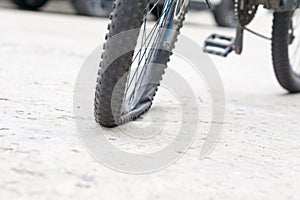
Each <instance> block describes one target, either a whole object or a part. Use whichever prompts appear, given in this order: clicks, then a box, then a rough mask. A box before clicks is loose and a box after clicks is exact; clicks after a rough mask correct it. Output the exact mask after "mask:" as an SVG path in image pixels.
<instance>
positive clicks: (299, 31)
mask: <svg viewBox="0 0 300 200" xmlns="http://www.w3.org/2000/svg"><path fill="white" fill-rule="evenodd" d="M299 26H300V12H299V9H296V10H295V11H292V12H275V13H274V20H273V33H272V57H273V65H274V70H275V74H276V77H277V79H278V81H279V83H280V85H281V86H282V87H283V88H285V89H286V90H288V91H289V92H300V55H299V50H300V49H299V47H300V27H299Z"/></svg>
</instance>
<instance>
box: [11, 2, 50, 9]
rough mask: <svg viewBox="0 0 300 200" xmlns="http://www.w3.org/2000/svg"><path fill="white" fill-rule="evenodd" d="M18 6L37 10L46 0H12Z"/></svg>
mask: <svg viewBox="0 0 300 200" xmlns="http://www.w3.org/2000/svg"><path fill="white" fill-rule="evenodd" d="M12 1H13V2H14V3H15V4H16V5H17V6H18V7H19V8H21V9H25V10H38V9H39V8H41V7H42V6H44V5H45V4H46V3H47V2H48V0H12Z"/></svg>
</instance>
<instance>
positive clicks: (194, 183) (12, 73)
mask: <svg viewBox="0 0 300 200" xmlns="http://www.w3.org/2000/svg"><path fill="white" fill-rule="evenodd" d="M53 12H54V13H53ZM55 12H56V11H55V9H54V11H51V12H50V13H49V12H44V13H39V12H25V11H19V10H13V9H8V8H2V9H0V19H1V20H0V27H1V31H0V58H1V59H0V86H1V90H0V199H3V200H4V199H233V198H234V199H266V198H268V199H297V198H299V196H300V191H299V187H300V158H299V155H300V136H299V132H300V126H299V116H300V111H299V109H298V108H299V105H300V101H299V99H300V96H299V95H288V94H287V93H286V92H285V91H284V90H282V89H281V88H280V87H279V86H278V84H277V82H276V79H275V77H274V74H273V71H272V65H271V56H270V55H271V54H270V44H269V42H268V41H265V40H262V39H260V38H256V37H254V36H251V35H249V34H247V35H246V38H245V39H246V43H245V46H246V49H245V51H244V54H243V55H242V56H235V55H231V56H230V57H229V58H228V59H223V58H217V57H212V60H213V62H214V63H215V65H216V66H217V68H218V70H219V73H220V75H221V77H222V80H223V83H224V87H225V92H226V119H225V124H224V128H223V132H222V136H221V139H220V141H219V142H218V144H217V146H216V148H215V150H214V151H213V152H212V153H211V154H210V155H209V156H208V157H207V158H205V159H203V160H201V159H199V151H200V149H201V139H199V140H200V141H199V140H197V141H195V144H194V145H193V146H192V147H191V148H190V150H189V151H188V153H187V154H186V155H184V156H183V158H182V159H180V160H178V161H177V162H176V163H175V164H173V165H172V166H170V167H168V168H166V169H164V170H162V171H159V172H156V173H153V174H148V175H129V174H122V173H119V172H116V171H113V170H111V169H109V168H106V167H104V166H102V165H101V164H99V163H98V162H96V161H95V160H94V159H93V158H92V157H91V155H90V154H89V153H88V152H87V151H86V149H85V148H84V146H83V145H82V144H81V142H80V139H79V137H78V135H77V134H76V128H75V123H74V116H73V108H72V103H73V99H72V98H73V91H74V85H75V81H76V77H77V74H78V72H79V70H80V67H81V65H82V63H83V62H84V60H85V58H86V57H87V56H88V55H89V53H91V51H92V50H93V49H94V48H96V47H97V46H98V45H99V44H101V42H102V41H103V38H104V35H105V32H106V27H107V23H108V21H107V20H106V19H97V18H87V17H80V16H74V15H62V14H60V11H59V13H55ZM70 12H72V11H71V10H70ZM68 13H69V11H68ZM271 19H272V17H271V15H269V14H268V13H261V14H259V17H258V19H257V20H256V21H255V22H254V24H253V25H252V26H253V27H254V26H255V27H259V28H260V31H261V32H264V33H266V34H269V33H270V26H271V24H270V22H271ZM216 31H220V32H223V33H228V34H231V33H233V31H232V30H229V29H219V28H215V27H214V26H213V20H212V17H211V15H210V14H209V13H190V14H189V16H188V18H187V22H186V26H185V27H184V30H183V34H185V35H187V36H189V37H191V38H193V40H195V41H196V42H198V43H199V44H201V43H202V41H203V39H204V38H205V37H206V36H207V35H209V33H212V32H216ZM199 51H200V49H199ZM158 115H159V113H158ZM157 117H159V116H157ZM204 118H208V117H206V116H205V117H204ZM203 123H206V122H205V121H203ZM117 139H118V138H115V139H114V140H117Z"/></svg>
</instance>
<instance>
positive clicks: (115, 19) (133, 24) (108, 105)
mask: <svg viewBox="0 0 300 200" xmlns="http://www.w3.org/2000/svg"><path fill="white" fill-rule="evenodd" d="M148 2H149V0H117V1H116V2H115V3H114V4H113V12H112V14H111V15H110V19H111V23H110V24H109V26H108V30H109V33H108V34H107V36H106V40H107V41H106V43H105V45H104V52H103V54H102V61H101V63H100V69H99V72H98V75H99V76H98V79H97V86H96V93H95V101H94V103H95V120H96V122H97V123H99V124H100V125H103V126H105V127H115V126H118V125H120V124H123V123H126V122H128V121H132V120H135V119H136V118H138V117H139V116H140V115H142V114H144V113H145V112H147V111H148V110H149V109H150V107H151V105H152V101H153V98H154V96H155V92H156V91H157V87H158V86H159V84H157V85H155V86H154V87H156V88H154V89H155V90H153V91H154V92H153V93H151V95H150V97H149V96H147V99H148V101H149V104H147V106H146V107H143V109H141V110H138V111H137V112H134V113H133V114H132V115H129V116H126V117H125V118H124V117H122V116H121V113H120V112H121V109H122V106H123V99H124V93H125V91H124V90H125V85H126V81H127V80H126V79H124V78H123V77H127V75H128V72H129V70H130V67H131V65H132V57H133V55H134V52H133V51H131V52H129V53H126V54H124V55H122V56H120V57H118V58H117V59H116V60H113V62H112V63H111V64H110V65H109V66H107V63H110V62H111V61H109V59H110V57H113V56H112V55H116V54H117V55H118V53H116V52H118V51H119V49H121V48H123V46H124V44H126V46H130V47H129V49H134V48H135V46H136V44H137V38H138V34H136V35H134V36H131V37H129V38H127V39H122V41H115V40H113V39H111V38H112V36H115V35H117V34H118V33H121V32H124V31H128V30H132V29H138V28H141V26H142V24H143V18H144V14H145V12H147V9H148ZM184 15H185V13H184ZM184 15H183V16H180V22H179V23H178V29H177V31H179V30H180V28H181V27H182V22H183V21H184ZM178 34H179V33H178ZM178 34H175V38H174V39H173V42H172V43H173V46H172V47H174V44H175V42H176V40H177V36H178ZM132 47H133V48H132ZM166 52H167V53H166ZM163 53H166V54H164V55H163V56H162V54H160V55H161V56H160V57H161V60H160V62H159V64H161V65H162V66H164V69H163V70H162V71H160V76H161V79H162V75H163V74H164V70H165V68H166V67H167V63H168V61H169V57H170V56H171V54H172V52H170V51H164V52H163ZM124 75H125V76H124ZM161 79H160V80H161ZM117 84H119V85H121V86H119V87H117V91H116V88H115V87H116V85H117ZM113 93H114V94H117V95H114V96H113ZM148 95H149V94H148Z"/></svg>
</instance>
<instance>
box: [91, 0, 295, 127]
mask: <svg viewBox="0 0 300 200" xmlns="http://www.w3.org/2000/svg"><path fill="white" fill-rule="evenodd" d="M245 1H246V0H238V1H237V2H236V5H237V13H238V14H237V16H238V22H239V25H238V26H237V35H236V38H230V37H225V36H220V35H217V34H213V35H212V36H211V37H209V38H208V39H207V40H206V42H205V48H204V50H205V51H206V52H208V53H212V54H215V55H221V56H227V55H228V54H229V53H230V52H232V51H233V50H234V51H235V52H236V53H241V52H242V41H243V31H244V28H245V26H246V25H247V24H248V23H250V21H251V20H252V19H253V18H254V16H255V13H256V10H257V7H258V5H261V4H263V5H264V6H266V7H267V8H269V9H273V10H275V14H274V27H273V29H274V30H273V42H272V49H273V60H274V68H275V72H276V75H277V76H278V79H279V82H280V83H281V84H282V85H283V86H284V87H285V88H286V89H288V90H289V91H291V92H299V91H300V73H299V75H298V74H297V75H296V73H295V72H292V71H291V70H293V69H291V67H290V65H289V63H290V59H289V57H288V55H289V54H288V46H289V44H290V43H293V41H294V40H295V37H294V29H292V30H293V31H291V27H292V26H291V23H290V21H291V19H292V16H293V14H294V13H295V11H296V8H298V5H299V2H296V4H294V2H293V0H287V1H286V2H285V1H283V0H247V3H245ZM250 1H251V2H253V4H252V3H250ZM189 2H190V1H189V0H156V3H155V4H154V5H158V4H161V5H163V9H162V11H161V12H162V13H161V14H160V15H159V16H160V17H159V19H158V20H157V21H156V22H155V23H152V24H151V23H150V24H149V23H148V21H149V20H148V19H147V17H148V15H149V14H150V13H151V12H152V11H153V10H152V9H153V8H154V7H155V6H153V7H152V8H151V9H149V0H117V1H115V3H114V4H113V12H112V14H111V15H110V20H111V22H110V24H109V26H108V34H107V35H106V43H105V45H104V52H103V54H102V56H101V57H102V61H101V63H100V69H99V73H98V79H97V86H96V92H95V100H94V103H95V119H96V122H97V123H99V124H101V125H103V126H105V127H115V126H118V125H120V124H123V123H126V122H128V121H131V120H135V119H137V118H138V117H139V116H141V115H142V114H144V113H145V112H147V111H148V110H149V109H150V107H151V105H152V102H153V99H154V96H155V94H156V91H157V90H158V87H159V84H160V81H161V80H162V77H163V74H164V72H165V69H166V68H167V63H168V62H169V60H170V56H171V55H172V50H173V48H174V47H175V43H176V41H177V37H178V35H179V34H180V29H181V28H182V26H183V21H184V19H185V15H186V13H187V12H188V8H189ZM146 27H151V31H150V33H149V34H147V33H146ZM132 29H138V30H139V31H138V33H136V34H132V35H130V37H128V38H123V39H122V40H115V39H114V38H115V36H117V35H118V34H121V33H124V32H126V31H129V30H132ZM140 36H142V37H141V38H142V40H143V39H144V40H143V42H141V46H140V48H139V50H136V51H135V50H130V51H129V52H127V53H124V54H122V55H121V56H119V57H117V58H116V59H113V57H114V55H116V52H118V51H119V49H121V48H122V47H124V46H129V49H135V47H136V46H137V44H138V39H139V38H140ZM153 38H154V39H153ZM148 39H149V40H150V41H149V42H148ZM218 40H222V41H223V40H224V41H225V42H226V43H220V42H218ZM145 41H146V42H145ZM211 47H212V48H219V49H220V50H219V51H216V50H214V49H210V48H211ZM155 64H159V66H160V67H154V66H156V65H155ZM153 76H155V81H154V82H151V84H148V82H147V81H149V77H150V78H151V77H153ZM145 77H146V78H145ZM141 86H142V87H141Z"/></svg>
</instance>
